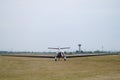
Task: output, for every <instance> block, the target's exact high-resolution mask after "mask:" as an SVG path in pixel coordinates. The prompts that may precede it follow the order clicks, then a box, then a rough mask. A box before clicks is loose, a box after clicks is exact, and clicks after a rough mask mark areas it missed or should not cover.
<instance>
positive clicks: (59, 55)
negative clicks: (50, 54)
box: [48, 47, 70, 61]
mask: <svg viewBox="0 0 120 80" xmlns="http://www.w3.org/2000/svg"><path fill="white" fill-rule="evenodd" d="M48 49H55V50H57V52H56V55H55V61H57V60H60V58H64V61H66V55H65V53H64V51H62V50H63V49H70V47H63V48H51V47H49V48H48Z"/></svg>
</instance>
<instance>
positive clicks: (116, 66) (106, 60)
mask: <svg viewBox="0 0 120 80" xmlns="http://www.w3.org/2000/svg"><path fill="white" fill-rule="evenodd" d="M0 80H120V55H109V56H108V55H107V56H93V57H79V58H68V59H67V61H63V60H61V61H54V59H51V58H30V57H11V56H0Z"/></svg>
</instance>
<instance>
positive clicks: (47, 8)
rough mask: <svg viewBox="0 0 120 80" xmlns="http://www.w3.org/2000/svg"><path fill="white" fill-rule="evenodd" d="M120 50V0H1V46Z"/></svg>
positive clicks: (30, 48) (31, 48)
mask: <svg viewBox="0 0 120 80" xmlns="http://www.w3.org/2000/svg"><path fill="white" fill-rule="evenodd" d="M78 44H82V49H83V50H101V49H102V46H103V49H104V50H120V0H0V50H8V51H11V50H12V51H51V50H48V49H47V48H48V47H68V46H69V47H71V49H70V50H77V49H78Z"/></svg>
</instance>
